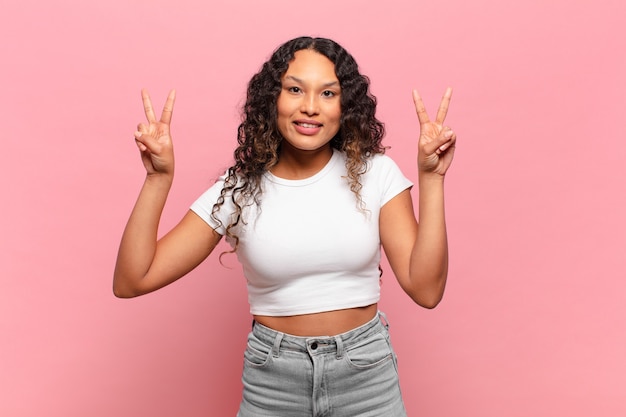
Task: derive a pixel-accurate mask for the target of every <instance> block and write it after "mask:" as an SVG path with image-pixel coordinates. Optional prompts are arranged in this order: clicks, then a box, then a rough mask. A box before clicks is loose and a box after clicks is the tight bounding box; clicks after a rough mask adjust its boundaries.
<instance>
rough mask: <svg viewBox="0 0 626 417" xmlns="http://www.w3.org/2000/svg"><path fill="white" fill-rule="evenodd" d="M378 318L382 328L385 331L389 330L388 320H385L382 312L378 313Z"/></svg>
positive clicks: (385, 317)
mask: <svg viewBox="0 0 626 417" xmlns="http://www.w3.org/2000/svg"><path fill="white" fill-rule="evenodd" d="M378 317H379V319H380V321H381V322H382V323H383V326H385V329H387V330H389V320H387V316H386V315H385V313H383V312H382V311H379V312H378Z"/></svg>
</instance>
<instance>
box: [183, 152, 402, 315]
mask: <svg viewBox="0 0 626 417" xmlns="http://www.w3.org/2000/svg"><path fill="white" fill-rule="evenodd" d="M345 160H346V158H345V155H344V154H343V153H342V152H339V151H334V153H333V156H332V158H331V159H330V161H329V162H328V164H327V165H326V166H325V167H324V168H323V169H322V170H321V171H320V172H318V173H317V174H315V175H313V176H312V177H309V178H306V179H303V180H286V179H283V178H278V177H276V176H274V175H272V174H271V173H267V174H266V175H265V177H264V179H263V182H262V187H263V188H262V189H263V194H262V196H261V205H260V207H257V206H255V205H253V206H248V207H246V208H245V210H244V212H243V218H244V219H245V223H242V222H240V223H239V225H238V226H237V227H236V228H234V229H233V232H234V233H235V234H236V235H237V236H238V237H239V247H238V249H237V252H236V253H237V257H238V259H239V261H240V262H241V264H242V266H243V271H244V275H245V277H246V280H247V286H248V301H249V303H250V312H251V313H252V314H257V315H269V316H290V315H297V314H308V313H318V312H323V311H331V310H339V309H344V308H352V307H362V306H366V305H370V304H372V303H376V302H378V300H379V298H380V281H379V270H378V265H379V262H380V237H379V232H378V218H379V213H380V208H381V207H382V206H383V205H384V204H385V203H386V202H387V201H389V200H390V199H392V198H393V197H395V196H396V195H397V194H399V193H400V192H401V191H403V190H405V189H407V188H409V187H411V186H412V183H411V182H410V181H409V180H408V179H406V178H405V177H404V175H403V174H402V172H400V169H399V168H398V166H397V165H396V164H395V162H394V161H393V160H391V158H389V157H388V156H385V155H374V156H373V157H371V158H370V160H369V161H368V167H367V172H366V173H365V174H363V175H362V176H361V184H362V185H363V188H362V189H361V196H362V198H363V201H364V203H365V210H364V211H361V210H359V209H358V208H357V202H356V197H355V195H354V193H353V192H352V191H350V188H349V185H348V181H347V179H346V174H347V171H346V167H345ZM223 181H224V176H222V177H221V178H220V180H219V181H217V182H216V183H215V184H214V185H213V186H212V187H211V188H209V189H208V190H207V191H206V192H205V193H204V194H202V196H200V198H198V200H196V201H195V202H194V203H193V205H192V206H191V210H193V211H194V212H195V213H196V214H197V215H198V216H200V217H201V218H202V219H203V220H204V221H206V222H207V223H208V224H209V225H210V226H211V227H213V228H214V229H215V230H216V231H217V232H218V233H220V234H222V235H224V234H225V226H226V225H228V224H229V223H230V214H231V213H232V212H233V205H232V202H231V200H230V198H226V199H225V200H226V202H225V203H224V205H222V207H221V208H220V210H219V211H218V212H217V213H216V217H217V218H218V219H220V221H221V222H222V225H218V224H216V222H215V221H214V220H213V219H212V218H211V211H212V209H213V204H214V203H215V202H216V201H217V198H218V197H219V194H220V191H221V189H222V187H223ZM229 243H231V245H232V244H233V242H232V241H229Z"/></svg>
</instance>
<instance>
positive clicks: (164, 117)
mask: <svg viewBox="0 0 626 417" xmlns="http://www.w3.org/2000/svg"><path fill="white" fill-rule="evenodd" d="M175 100H176V90H172V91H170V93H169V94H168V96H167V100H165V105H164V106H163V112H162V113H161V122H162V123H165V124H168V125H169V124H170V122H171V121H172V113H173V112H174V101H175Z"/></svg>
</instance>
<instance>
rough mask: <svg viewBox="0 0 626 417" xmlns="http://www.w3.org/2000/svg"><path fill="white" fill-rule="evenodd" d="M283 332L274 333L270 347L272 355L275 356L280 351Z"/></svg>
mask: <svg viewBox="0 0 626 417" xmlns="http://www.w3.org/2000/svg"><path fill="white" fill-rule="evenodd" d="M284 335H285V334H284V333H276V338H275V339H274V346H273V347H272V356H273V357H275V358H277V357H278V355H279V353H280V343H281V342H282V341H283V336H284Z"/></svg>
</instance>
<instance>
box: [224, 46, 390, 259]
mask: <svg viewBox="0 0 626 417" xmlns="http://www.w3.org/2000/svg"><path fill="white" fill-rule="evenodd" d="M303 49H309V50H313V51H315V52H318V53H320V54H322V55H324V56H325V57H326V58H328V59H329V60H330V61H331V62H332V63H333V64H334V65H335V74H336V76H337V79H338V80H339V85H340V88H341V120H340V128H339V131H338V132H337V134H336V135H335V136H334V137H333V138H332V139H331V141H330V145H331V147H333V148H335V149H338V150H340V151H342V152H345V154H346V157H347V158H346V169H347V172H348V182H349V185H350V190H351V191H352V192H353V193H354V194H355V196H356V200H357V206H358V208H359V209H364V203H363V200H362V199H361V194H360V191H361V188H362V185H361V182H360V177H361V174H363V173H365V170H366V168H367V167H366V163H367V159H368V158H369V157H370V156H371V155H373V154H380V153H384V151H385V149H384V147H383V146H382V145H381V141H382V138H383V136H384V135H385V128H384V125H383V124H382V123H381V122H380V121H379V120H378V119H376V97H374V96H373V95H372V94H371V93H370V91H369V85H370V81H369V79H368V78H367V77H366V76H365V75H362V74H361V73H360V72H359V67H358V65H357V63H356V61H355V60H354V58H353V57H352V55H350V54H349V53H348V51H346V50H345V49H344V48H343V47H341V46H340V45H339V44H338V43H336V42H334V41H332V40H330V39H325V38H311V37H300V38H296V39H292V40H290V41H288V42H286V43H284V44H283V45H281V46H279V47H278V49H276V50H275V51H274V53H273V54H272V56H271V57H270V59H269V60H268V61H267V62H265V63H264V64H263V66H262V67H261V70H260V71H259V72H258V73H257V74H255V75H254V76H253V77H252V79H251V80H250V82H249V83H248V90H247V97H246V102H245V104H244V106H243V109H242V122H241V124H240V125H239V128H238V130H237V142H238V146H237V148H236V149H235V152H234V157H235V163H234V165H233V166H231V167H230V168H229V169H228V172H227V174H226V178H225V181H224V187H223V188H222V191H221V193H220V197H219V198H218V200H217V202H216V203H215V204H214V205H213V210H212V217H213V219H214V220H215V221H216V222H217V223H218V224H220V225H221V222H220V220H219V219H218V218H217V216H216V215H215V213H217V211H219V209H220V207H221V206H222V205H223V204H224V202H225V199H226V198H230V199H232V202H233V204H234V207H235V212H234V213H233V215H232V216H231V218H230V223H229V224H228V225H226V236H228V237H230V238H232V239H233V240H234V247H233V250H232V251H230V252H234V251H236V250H237V247H238V244H239V238H238V237H237V236H236V234H235V233H233V228H234V227H236V226H237V225H238V224H240V222H244V223H245V219H244V218H242V211H243V208H244V207H245V206H248V205H252V204H257V205H260V204H261V195H262V190H261V180H262V178H263V175H264V174H265V173H266V172H267V171H268V170H270V169H271V168H272V167H273V166H274V165H276V163H277V162H278V157H279V154H280V146H281V141H282V135H281V134H280V132H279V130H278V124H277V117H278V116H277V108H276V102H277V99H278V95H279V94H280V92H281V89H282V83H281V77H282V76H283V75H284V74H285V72H286V71H287V67H288V66H289V63H290V62H291V61H292V60H293V59H294V55H295V53H296V52H297V51H300V50H303Z"/></svg>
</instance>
